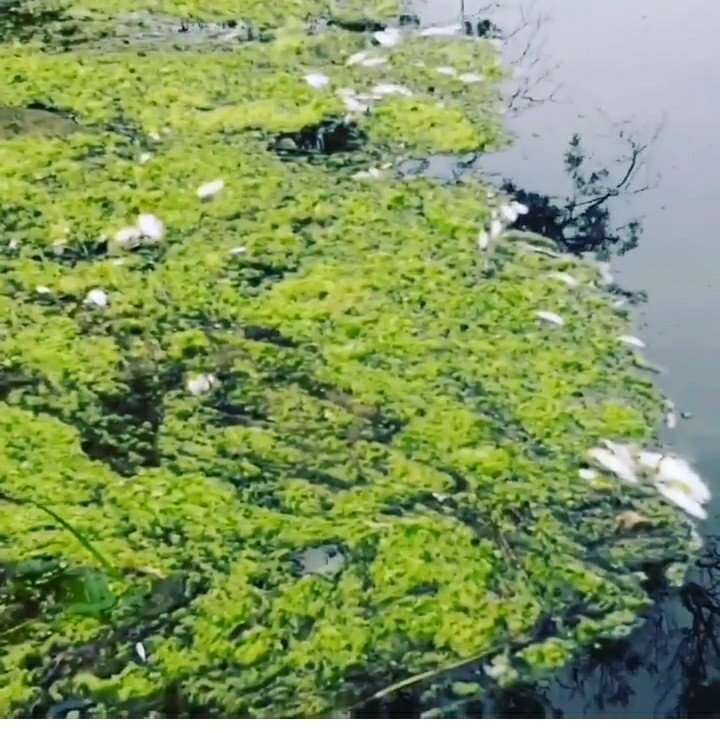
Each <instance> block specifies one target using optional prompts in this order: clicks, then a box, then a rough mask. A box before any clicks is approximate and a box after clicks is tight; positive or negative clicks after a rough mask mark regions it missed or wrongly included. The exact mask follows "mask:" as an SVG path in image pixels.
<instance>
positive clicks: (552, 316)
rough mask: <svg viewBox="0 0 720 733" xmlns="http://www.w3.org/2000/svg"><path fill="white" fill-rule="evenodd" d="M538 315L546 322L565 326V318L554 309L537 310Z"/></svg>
mask: <svg viewBox="0 0 720 733" xmlns="http://www.w3.org/2000/svg"><path fill="white" fill-rule="evenodd" d="M536 314H537V317H538V318H539V319H540V320H541V321H545V323H549V324H551V325H553V326H564V325H565V319H564V318H562V316H559V315H558V314H557V313H553V312H552V311H536Z"/></svg>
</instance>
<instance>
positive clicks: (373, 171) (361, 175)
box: [353, 168, 382, 180]
mask: <svg viewBox="0 0 720 733" xmlns="http://www.w3.org/2000/svg"><path fill="white" fill-rule="evenodd" d="M381 177H382V171H381V170H380V169H379V168H368V169H367V170H366V171H359V172H358V173H355V175H353V178H358V179H361V180H362V179H367V178H375V179H377V178H381Z"/></svg>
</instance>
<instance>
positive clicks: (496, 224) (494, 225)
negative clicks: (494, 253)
mask: <svg viewBox="0 0 720 733" xmlns="http://www.w3.org/2000/svg"><path fill="white" fill-rule="evenodd" d="M504 231H505V225H504V224H503V223H502V222H501V221H500V219H493V220H492V221H491V222H490V239H497V238H498V237H499V236H500V235H501V234H502V233H503V232H504Z"/></svg>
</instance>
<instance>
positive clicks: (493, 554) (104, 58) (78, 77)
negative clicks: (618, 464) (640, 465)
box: [0, 0, 690, 716]
mask: <svg viewBox="0 0 720 733" xmlns="http://www.w3.org/2000/svg"><path fill="white" fill-rule="evenodd" d="M42 5H43V4H42V3H37V2H35V3H32V6H33V7H34V8H35V9H38V8H40V9H41V6H42ZM49 5H50V4H48V6H49ZM206 6H207V7H206ZM269 7H270V6H268V5H266V4H264V3H262V4H261V3H254V2H225V3H222V2H217V3H210V4H201V3H194V2H193V3H170V2H162V3H154V2H150V1H149V0H148V1H146V2H141V1H140V0H132V1H130V0H114V1H113V2H110V1H109V0H108V2H107V3H106V2H103V3H95V4H93V3H83V4H82V13H84V14H86V15H87V14H89V15H90V16H92V17H98V18H99V17H100V16H102V17H103V18H104V20H103V21H102V22H103V23H104V22H106V21H107V20H108V18H110V19H112V15H113V14H114V13H117V14H120V13H124V12H130V11H157V12H163V13H167V14H174V15H176V16H177V17H181V16H185V15H186V14H190V15H192V14H199V15H203V16H207V17H210V16H211V17H212V18H215V19H224V20H228V19H231V16H240V17H242V18H244V19H246V20H253V19H255V20H258V19H259V21H262V22H268V23H271V22H272V23H274V25H275V26H276V28H277V33H276V34H275V36H274V39H273V40H272V41H270V42H265V43H248V44H240V45H238V46H237V47H235V48H234V49H233V50H232V51H228V50H227V49H217V50H211V49H210V50H209V49H208V48H204V49H202V51H193V50H191V49H189V50H184V51H182V52H181V51H173V50H171V49H170V48H168V47H165V46H164V45H163V44H159V45H158V47H157V48H156V49H154V50H151V51H147V50H146V51H144V52H143V54H142V55H138V54H136V53H135V52H134V51H133V49H132V47H129V48H128V50H127V51H126V52H122V51H117V50H113V51H112V52H110V51H102V49H101V48H100V47H97V46H93V47H92V48H87V47H84V46H83V45H82V44H80V45H79V46H77V47H75V48H71V50H68V51H65V52H63V53H52V54H51V53H45V52H41V51H40V50H38V48H37V47H36V46H33V45H32V44H31V45H25V46H23V45H16V44H14V43H12V42H8V43H6V44H5V45H0V78H2V79H4V80H6V89H7V97H8V99H11V100H12V104H13V105H14V106H15V107H16V108H17V109H25V108H27V106H28V105H31V104H33V103H37V102H42V103H44V104H46V105H47V106H48V108H49V109H58V110H64V111H66V112H67V113H68V114H72V115H73V116H74V119H76V120H77V123H78V125H81V126H82V130H81V131H80V132H77V133H76V134H73V135H72V136H66V137H62V138H58V137H52V136H42V135H41V136H37V135H23V134H15V135H13V136H12V137H11V138H7V139H0V223H1V224H2V229H1V231H0V240H1V241H0V267H1V268H2V280H1V281H0V283H1V285H0V329H1V335H2V341H1V342H0V343H1V344H2V346H1V347H0V348H1V350H2V371H1V372H0V395H1V396H2V398H3V402H2V403H1V404H0V487H1V488H0V491H1V492H2V495H3V497H5V501H4V502H3V503H2V505H1V506H2V514H0V536H1V537H2V544H1V545H0V566H1V570H0V660H1V661H0V714H1V715H3V716H9V715H29V714H33V715H38V714H45V713H47V712H48V710H50V709H51V708H52V706H53V705H54V704H55V703H58V702H60V701H63V700H68V699H73V700H86V701H89V702H91V703H92V704H93V705H94V708H93V709H94V714H95V715H98V716H113V715H115V716H127V715H164V716H177V715H191V714H196V715H199V714H206V715H215V716H231V715H247V716H271V715H273V716H280V715H285V716H312V715H329V714H347V713H348V712H349V711H350V709H351V708H352V706H353V705H356V704H358V703H359V702H361V701H362V700H363V699H365V698H366V697H368V696H370V695H372V694H374V693H376V692H378V691H379V690H380V689H382V688H384V687H386V686H388V685H391V684H393V683H397V682H399V681H401V680H402V679H404V678H407V677H410V676H412V675H418V674H422V673H429V672H431V671H432V670H436V669H440V668H442V667H446V666H451V665H454V664H456V663H458V662H459V661H460V660H463V659H466V658H477V659H479V660H483V661H489V660H491V659H494V658H497V657H498V656H499V655H506V656H507V657H508V659H509V660H510V664H511V666H512V667H513V668H514V669H515V670H516V674H520V675H522V676H524V677H533V676H536V675H539V674H545V673H547V671H549V670H551V669H553V668H556V667H558V666H560V665H562V664H564V663H565V662H567V660H568V659H569V658H570V657H571V655H572V654H573V653H574V651H575V650H577V649H578V648H579V647H580V646H581V645H586V644H589V643H591V642H593V641H596V640H597V639H600V638H603V637H607V636H613V635H618V634H623V633H626V631H627V629H628V628H629V627H630V626H631V625H632V623H633V622H634V619H635V618H636V616H637V613H638V612H639V610H641V609H642V608H643V606H644V605H645V603H646V602H647V595H646V593H645V591H644V590H643V586H642V582H643V578H644V576H643V574H642V572H640V571H642V570H644V569H645V568H646V567H648V566H661V565H663V564H665V563H670V562H680V563H682V562H685V561H687V558H688V554H689V552H690V544H689V539H688V529H687V528H686V527H685V526H684V524H683V523H682V522H681V520H680V519H679V518H678V517H677V516H676V515H675V513H674V512H673V511H671V510H670V509H669V508H668V507H667V506H665V505H663V504H662V503H661V502H660V501H659V500H658V499H657V498H656V497H655V496H654V495H653V494H651V493H644V492H643V491H642V490H641V489H637V490H630V489H628V488H627V487H620V486H618V485H616V484H615V483H613V482H612V481H609V480H599V481H598V482H596V483H595V484H592V485H591V484H588V483H585V482H582V481H581V480H580V479H579V478H578V475H577V471H578V469H579V468H580V467H582V466H583V455H584V453H585V451H586V450H587V448H589V447H591V446H593V445H595V444H596V443H597V442H598V441H599V440H601V439H603V438H613V439H621V440H622V439H626V440H637V441H646V440H649V439H651V438H652V433H653V430H652V425H653V421H654V419H655V416H656V412H657V403H658V400H657V395H656V393H655V391H654V390H653V388H652V385H651V384H649V383H648V382H646V381H644V380H643V379H642V378H641V377H639V376H638V375H637V373H636V372H635V370H634V368H633V361H632V357H631V355H630V354H629V353H628V350H627V347H625V346H624V345H623V344H621V343H619V342H618V341H617V338H616V337H617V335H619V334H620V333H621V332H622V330H623V329H624V328H626V324H625V323H624V322H623V320H622V318H621V317H620V316H619V315H616V314H615V313H613V312H612V310H611V309H610V307H609V305H608V303H607V300H606V298H605V297H604V296H603V294H602V292H601V290H600V289H599V288H597V287H596V286H595V285H594V283H593V278H594V274H593V271H592V270H590V269H588V268H585V267H584V266H581V265H579V264H578V265H564V266H566V267H570V268H571V269H572V270H573V271H575V272H576V274H577V275H578V276H579V277H580V278H581V280H583V287H581V288H578V289H576V290H569V289H568V288H567V287H566V286H565V285H564V284H563V283H560V282H557V281H554V280H551V279H549V278H547V277H546V275H547V273H548V266H549V265H548V260H545V259H542V258H541V257H539V256H538V255H535V254H533V253H532V252H529V251H527V250H523V249H521V248H519V247H518V249H517V250H515V251H504V252H502V253H500V254H501V255H502V256H501V257H499V260H498V263H497V267H496V268H495V272H494V274H493V276H492V277H482V276H481V275H480V274H479V262H478V253H477V249H476V247H477V245H476V240H477V233H478V230H479V228H480V227H482V226H486V225H487V223H488V221H489V217H490V212H489V209H488V204H487V197H486V192H485V190H484V189H483V187H482V186H481V185H480V184H478V183H466V184H463V185H457V186H453V187H440V186H438V185H436V184H434V183H432V182H430V181H426V180H420V179H418V180H412V181H408V180H405V181H403V180H401V179H399V178H396V177H394V176H393V175H391V174H390V173H389V172H387V171H386V174H385V176H384V177H383V178H381V179H378V180H360V179H355V178H353V177H352V175H351V173H352V172H354V171H356V170H359V169H360V168H361V166H369V165H380V164H382V163H383V162H384V161H390V160H395V159H397V158H399V157H401V156H403V155H409V154H412V155H418V154H428V153H431V152H433V151H436V150H438V149H440V150H443V151H445V152H462V151H465V150H469V149H473V150H483V149H486V148H488V147H490V146H493V145H497V144H499V142H500V141H501V140H502V137H503V135H502V131H501V130H500V129H499V127H498V125H497V121H496V120H495V118H494V113H493V109H494V106H495V104H496V100H495V96H494V88H493V80H494V79H496V78H497V77H498V75H499V73H500V72H499V69H498V66H497V62H496V60H495V58H494V57H493V55H492V54H491V52H490V49H489V48H488V47H486V45H485V44H483V43H471V42H468V43H465V42H458V41H448V40H439V39H418V38H415V39H413V40H408V41H407V43H405V44H402V45H401V46H400V47H399V48H398V49H393V50H390V51H383V53H387V54H388V55H389V63H388V65H387V66H385V67H378V68H372V69H370V68H357V67H353V66H351V67H348V66H346V64H345V59H346V57H347V56H348V55H349V54H352V53H355V52H357V51H359V50H362V49H363V48H365V47H366V46H367V45H368V44H369V34H367V33H358V32H350V31H346V30H342V29H339V28H330V29H328V30H327V31H325V32H324V33H322V34H319V35H316V36H306V35H305V34H304V32H301V29H300V27H299V26H298V25H297V24H296V23H295V21H296V20H298V19H300V20H304V19H306V18H307V17H311V16H318V15H321V14H323V13H327V12H328V8H329V7H330V6H328V4H327V3H323V2H310V0H302V2H301V1H299V0H298V2H296V3H291V4H289V8H288V13H287V16H288V18H287V19H288V22H287V25H286V26H284V27H280V25H281V23H280V22H279V21H278V19H277V17H275V18H274V20H273V19H272V18H270V16H269V15H268V13H269V11H268V8H269ZM332 7H335V5H333V6H332ZM337 7H339V8H341V9H343V12H346V13H347V14H348V15H347V17H348V18H352V17H356V16H357V17H360V15H363V16H368V15H372V14H373V12H375V11H377V14H378V15H379V16H383V14H386V13H387V9H386V8H385V6H384V4H383V3H378V4H377V5H375V4H373V3H362V4H360V3H354V4H353V3H338V4H337ZM368 8H369V9H368ZM330 9H331V10H332V8H330ZM359 9H362V13H361V14H359ZM65 12H66V14H68V15H69V16H70V17H72V16H73V14H74V15H78V14H80V12H81V9H80V8H79V6H78V7H77V8H73V7H69V6H68V7H65ZM353 13H354V14H355V15H353ZM383 17H384V16H383ZM88 23H90V21H88ZM89 27H92V26H91V25H90V26H89ZM458 44H459V45H458ZM425 59H432V63H433V64H434V63H438V64H440V63H442V62H443V61H444V62H445V63H452V64H454V65H456V66H457V67H458V69H459V70H460V71H475V72H478V73H482V74H484V75H485V77H486V79H487V80H488V81H487V82H486V83H483V84H476V85H465V86H463V85H458V82H457V81H456V80H452V79H443V78H442V77H438V78H433V83H432V84H430V83H429V79H428V78H427V77H426V76H424V75H426V74H429V72H428V71H427V70H423V69H424V67H422V66H420V67H418V66H415V64H417V63H424V60H425ZM471 67H472V68H471ZM311 72H321V73H325V74H327V75H328V77H329V78H330V81H331V87H330V88H329V89H325V90H317V89H312V88H310V87H309V86H308V85H307V84H306V82H305V81H304V80H303V75H304V74H305V73H311ZM379 83H396V84H403V85H407V86H411V87H412V88H413V90H414V91H415V95H414V96H413V97H412V98H396V99H391V98H386V99H383V100H379V101H377V102H376V106H375V108H374V110H373V112H372V113H371V114H369V115H367V116H360V117H359V118H357V120H356V124H357V130H358V131H359V133H358V134H359V135H360V139H361V140H363V144H362V147H361V148H360V150H357V151H355V152H354V153H352V154H348V155H344V154H342V153H338V154H337V155H325V156H319V158H321V160H319V159H318V157H314V158H313V159H312V160H307V159H305V158H303V157H302V156H300V157H295V158H290V159H281V158H280V157H279V156H278V155H277V154H276V153H275V152H274V148H273V144H274V142H275V141H276V136H277V135H278V134H286V133H288V134H289V133H293V132H295V131H297V130H299V129H300V128H303V127H308V126H310V127H312V126H313V125H319V124H321V123H324V121H327V120H328V119H338V118H340V117H342V115H343V114H344V112H343V109H342V100H341V98H340V97H339V96H338V95H337V94H335V91H336V90H337V89H338V88H342V87H351V88H354V89H356V90H357V91H358V92H360V91H361V90H362V88H368V87H371V86H372V85H373V84H379ZM431 87H432V88H431ZM439 102H442V106H438V103H439ZM148 152H149V153H151V155H152V157H151V158H150V159H146V158H143V159H142V160H143V161H144V162H142V163H141V162H140V160H141V155H143V154H144V153H148ZM336 160H337V161H338V162H337V164H335V162H334V161H336ZM318 163H320V164H318ZM214 179H222V180H223V181H224V183H225V188H224V190H223V191H222V193H221V194H220V195H219V196H218V198H217V199H216V200H214V201H212V202H209V203H205V204H202V203H200V202H199V200H198V198H197V196H196V193H195V190H196V188H197V186H199V185H200V184H202V183H204V182H206V181H209V180H214ZM140 213H152V214H154V215H156V216H158V217H160V219H161V220H162V221H163V222H164V224H165V227H166V235H165V237H164V239H163V240H162V241H161V242H157V243H146V244H143V245H142V246H141V247H139V248H137V249H131V250H127V251H126V250H125V249H124V248H123V247H121V246H120V245H118V244H117V243H116V242H114V241H113V239H112V237H113V235H114V234H115V232H116V231H117V230H118V229H119V228H121V227H124V226H128V225H131V224H133V222H134V221H135V218H136V217H137V215H138V214H140ZM95 288H99V289H101V290H102V291H103V292H104V293H106V294H107V298H108V304H107V306H106V307H100V308H98V307H93V306H91V305H87V304H84V299H85V297H86V295H87V294H88V292H89V291H91V290H92V289H95ZM537 310H551V311H556V312H557V313H559V314H560V315H562V317H563V318H564V319H565V320H566V324H567V325H566V327H565V328H562V329H548V328H547V327H546V326H544V325H543V323H542V322H541V321H539V320H538V318H537V315H536V311H537ZM198 374H209V375H212V376H213V377H214V381H213V384H212V386H211V389H209V390H208V391H207V392H205V393H203V394H201V395H197V396H196V395H193V394H191V393H190V392H189V390H188V388H187V383H188V380H189V379H191V378H193V376H195V375H198ZM45 509H49V510H51V511H52V512H54V513H55V514H57V515H58V516H60V517H62V518H63V520H64V521H65V522H67V523H68V524H69V525H70V526H71V527H72V528H73V531H74V532H75V533H77V534H78V535H79V536H81V537H82V538H84V540H85V541H86V542H89V543H91V544H92V546H93V547H95V548H96V549H97V551H98V552H99V553H100V554H101V556H102V557H103V558H106V559H107V560H109V562H110V563H111V564H112V568H113V570H112V571H111V572H106V569H103V568H102V567H99V566H98V563H97V560H96V558H95V557H94V556H93V555H92V554H91V553H89V552H88V550H87V548H86V547H85V546H83V544H82V543H81V542H79V541H78V539H77V537H76V536H74V535H73V533H72V532H71V531H68V529H67V528H66V527H64V526H62V524H59V523H58V522H56V521H53V519H52V518H51V517H49V516H48V514H47V511H45ZM630 509H632V510H633V511H635V512H638V513H641V514H642V516H643V517H644V518H645V521H644V522H643V524H642V528H638V529H636V531H625V530H623V529H622V527H620V528H619V525H618V516H619V515H620V514H621V513H622V512H624V511H627V510H630ZM327 548H331V551H328V550H327ZM311 557H312V558H314V560H313V561H312V562H311V561H310V560H309V558H311ZM318 557H319V558H321V561H320V562H319V563H318V562H317V558H318ZM323 557H326V558H327V563H326V564H323V561H322V558H323ZM93 568H94V571H93ZM91 571H92V572H91ZM96 571H103V572H102V573H98V572H96ZM93 572H94V574H93ZM78 578H79V579H80V581H78ZM88 578H90V579H92V578H94V581H93V583H94V585H93V587H96V588H99V596H100V598H101V600H102V599H103V598H104V599H105V600H107V598H108V597H109V598H110V599H111V602H109V603H104V604H103V603H95V601H97V598H93V597H91V598H85V599H83V598H82V597H81V596H82V593H78V585H80V586H81V590H82V586H83V583H86V585H87V586H88V587H90V585H89V582H88V580H87V579H88ZM106 584H109V586H108V588H106V587H105V585H106ZM85 590H86V591H87V588H85ZM79 596H80V598H79V600H80V602H81V603H85V606H87V608H90V609H91V610H93V611H94V613H91V614H90V615H87V613H85V614H79V613H77V612H76V611H77V609H78V605H77V603H78V597H79ZM113 599H114V601H113ZM87 608H86V610H87ZM136 644H142V649H143V650H144V652H145V653H146V655H147V659H146V660H145V661H143V660H142V659H141V656H140V655H139V653H138V651H137V649H136ZM431 702H432V701H428V705H429V704H431Z"/></svg>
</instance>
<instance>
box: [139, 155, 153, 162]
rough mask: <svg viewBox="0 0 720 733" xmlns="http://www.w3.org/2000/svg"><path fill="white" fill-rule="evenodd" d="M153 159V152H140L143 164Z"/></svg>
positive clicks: (140, 159)
mask: <svg viewBox="0 0 720 733" xmlns="http://www.w3.org/2000/svg"><path fill="white" fill-rule="evenodd" d="M150 160H152V153H140V155H139V156H138V161H139V162H140V163H142V164H144V163H147V162H149V161H150Z"/></svg>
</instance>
